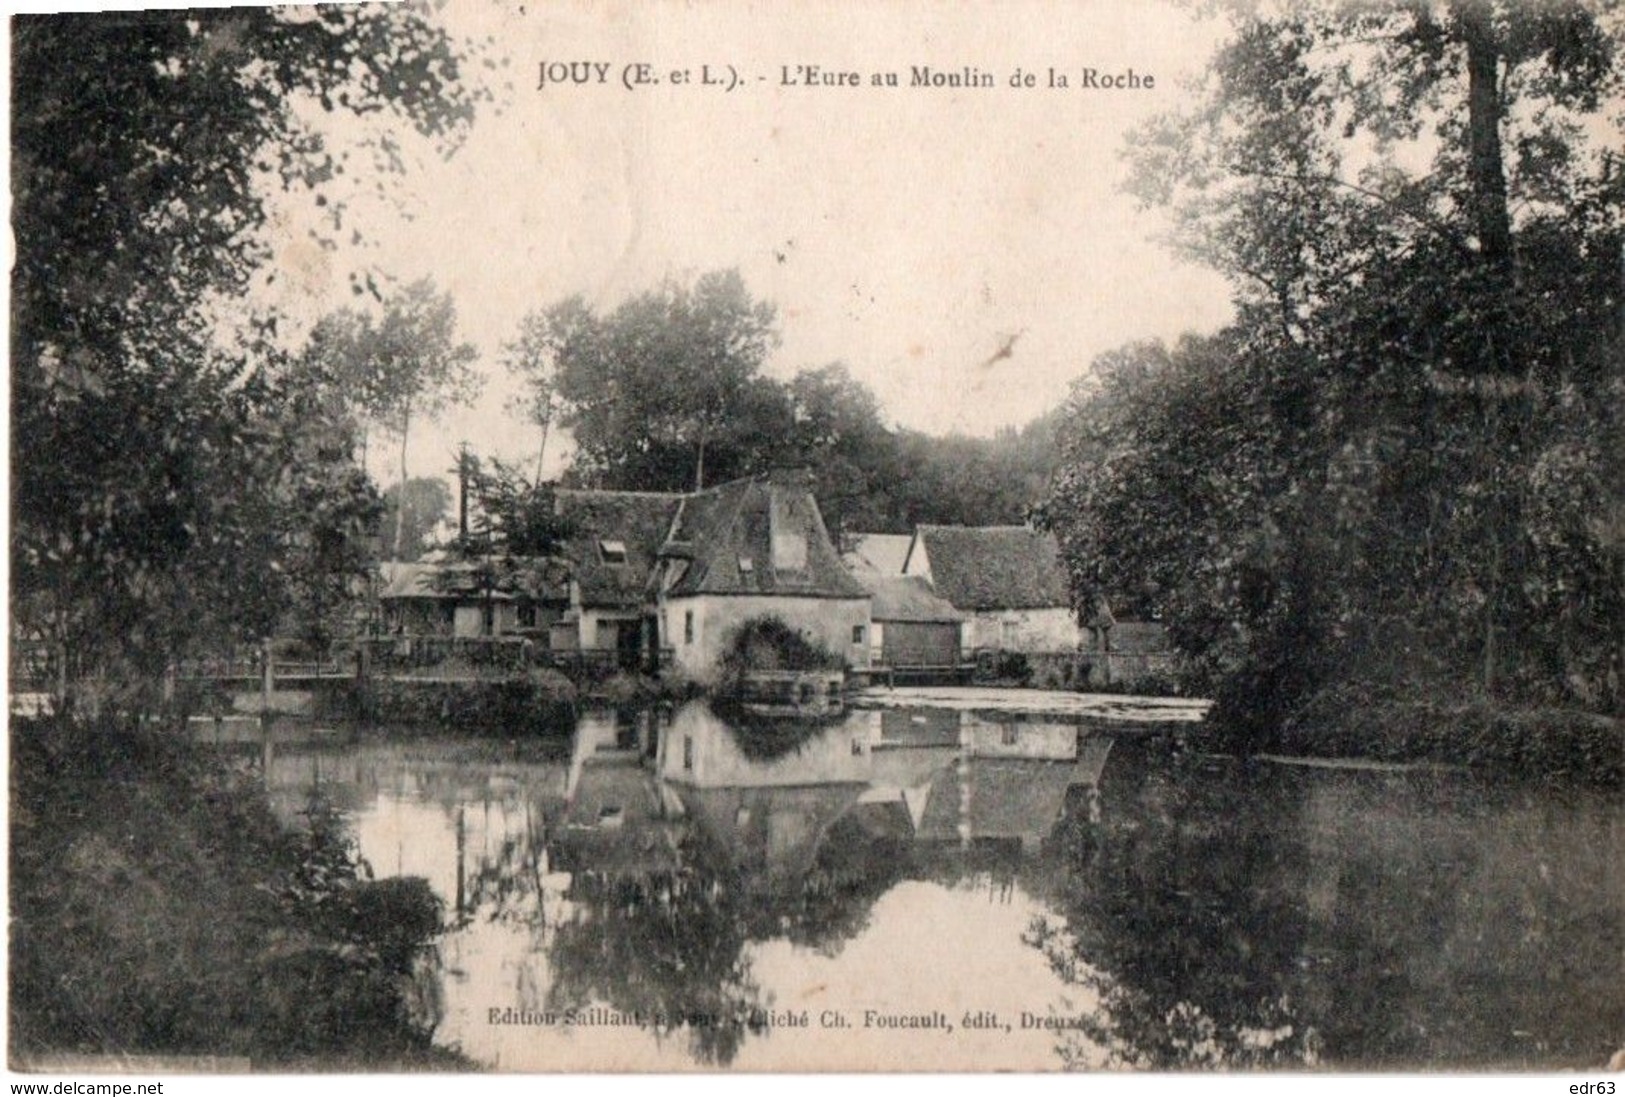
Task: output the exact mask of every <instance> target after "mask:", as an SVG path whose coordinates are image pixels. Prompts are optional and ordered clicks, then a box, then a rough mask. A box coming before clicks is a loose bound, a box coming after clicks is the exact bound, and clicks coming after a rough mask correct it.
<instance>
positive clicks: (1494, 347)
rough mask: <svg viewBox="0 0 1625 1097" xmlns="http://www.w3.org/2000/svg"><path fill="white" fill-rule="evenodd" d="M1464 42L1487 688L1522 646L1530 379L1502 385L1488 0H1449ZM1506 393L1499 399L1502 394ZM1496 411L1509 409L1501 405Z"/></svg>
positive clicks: (1500, 252)
mask: <svg viewBox="0 0 1625 1097" xmlns="http://www.w3.org/2000/svg"><path fill="white" fill-rule="evenodd" d="M1452 8H1453V11H1454V13H1455V16H1456V20H1457V25H1458V26H1459V27H1460V30H1461V36H1462V40H1463V42H1464V43H1465V44H1466V47H1467V177H1468V184H1469V191H1470V195H1471V199H1470V200H1471V202H1472V218H1473V230H1474V233H1475V235H1477V237H1478V244H1479V249H1480V250H1479V262H1480V265H1481V273H1482V277H1483V281H1482V283H1481V288H1480V290H1479V292H1480V293H1481V295H1482V296H1481V304H1482V308H1483V311H1482V312H1481V313H1480V314H1479V316H1478V321H1479V323H1480V324H1481V325H1482V330H1483V337H1484V343H1483V345H1484V351H1483V358H1482V360H1481V361H1480V362H1479V364H1478V366H1479V368H1478V371H1477V372H1478V375H1479V378H1480V379H1481V381H1482V383H1483V389H1482V396H1481V399H1483V400H1484V402H1485V409H1486V414H1485V435H1486V436H1485V439H1484V452H1485V455H1486V461H1485V463H1484V468H1483V470H1482V475H1484V476H1485V477H1486V478H1487V487H1488V489H1489V493H1490V495H1489V518H1490V523H1491V528H1490V530H1489V541H1490V546H1489V550H1490V559H1489V575H1488V590H1487V591H1486V592H1485V594H1486V597H1485V605H1484V622H1483V633H1484V634H1483V669H1482V675H1483V681H1482V685H1483V689H1484V693H1485V695H1486V696H1491V697H1493V696H1494V694H1495V692H1496V688H1497V686H1498V685H1499V679H1500V665H1501V663H1502V661H1503V660H1504V659H1505V658H1507V656H1508V655H1509V654H1510V655H1512V656H1513V657H1516V655H1517V653H1518V652H1519V651H1520V650H1521V649H1522V646H1523V644H1522V641H1523V636H1524V630H1523V623H1524V622H1523V612H1522V608H1521V607H1520V606H1519V604H1518V602H1519V594H1518V592H1519V590H1520V589H1521V586H1522V583H1523V573H1524V569H1525V559H1524V553H1523V551H1522V546H1523V537H1524V513H1525V509H1526V508H1525V507H1524V504H1523V498H1522V487H1521V485H1522V484H1523V483H1524V482H1525V477H1524V469H1523V465H1524V463H1525V462H1526V460H1527V445H1526V442H1527V436H1528V431H1527V429H1526V427H1527V420H1528V415H1527V408H1526V407H1521V406H1520V405H1522V404H1526V402H1527V401H1529V400H1530V399H1531V394H1530V392H1529V390H1528V386H1527V385H1524V386H1520V387H1519V388H1518V389H1517V390H1508V389H1507V388H1506V387H1505V385H1504V383H1503V382H1504V381H1505V380H1510V379H1511V378H1514V377H1517V376H1519V375H1520V374H1521V373H1524V372H1525V371H1524V370H1522V369H1520V362H1521V361H1522V358H1523V355H1522V354H1520V352H1519V351H1520V347H1519V340H1518V334H1519V333H1518V325H1517V323H1516V322H1515V318H1514V314H1513V289H1514V283H1515V278H1516V270H1515V264H1514V256H1513V247H1512V215H1511V211H1510V209H1509V207H1508V203H1507V181H1506V167H1505V163H1504V153H1503V151H1502V148H1501V120H1502V115H1503V109H1502V103H1501V83H1500V81H1501V47H1500V43H1499V42H1498V41H1497V39H1496V32H1495V25H1494V21H1493V19H1494V17H1493V8H1492V5H1491V3H1490V0H1455V3H1454V4H1453V5H1452ZM1503 402H1506V403H1508V405H1509V406H1508V407H1507V408H1506V409H1503V408H1502V406H1501V405H1502V403H1503ZM1503 411H1505V412H1508V414H1503Z"/></svg>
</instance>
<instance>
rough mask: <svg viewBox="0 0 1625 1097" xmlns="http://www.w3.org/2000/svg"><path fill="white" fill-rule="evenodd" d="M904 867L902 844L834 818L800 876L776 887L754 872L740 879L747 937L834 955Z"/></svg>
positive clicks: (906, 857)
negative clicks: (776, 940) (777, 939)
mask: <svg viewBox="0 0 1625 1097" xmlns="http://www.w3.org/2000/svg"><path fill="white" fill-rule="evenodd" d="M909 867H910V857H909V851H908V849H907V847H906V846H904V845H903V844H902V843H899V842H896V841H892V840H889V839H886V838H879V837H876V836H874V835H871V834H868V833H867V832H865V831H864V829H863V828H862V827H861V826H860V825H858V823H856V822H855V821H854V820H853V819H852V818H851V817H844V818H842V819H840V820H837V821H836V823H835V824H834V825H833V826H832V827H830V829H829V832H828V833H827V835H826V836H825V839H824V841H823V842H822V843H821V844H820V846H819V849H818V854H817V856H816V857H815V858H814V860H813V862H812V864H811V866H810V867H809V868H808V870H807V872H806V873H805V874H804V875H801V876H799V877H797V878H794V879H790V880H780V881H777V882H776V883H775V882H772V877H770V876H768V875H767V874H756V875H754V876H752V877H751V878H749V879H747V880H745V881H744V886H745V888H746V890H747V892H748V895H749V901H748V902H747V903H746V904H745V909H746V911H747V912H748V913H749V916H750V919H751V921H750V926H749V933H750V936H751V937H752V938H753V939H762V938H768V937H781V938H783V939H785V940H787V941H789V942H790V943H791V944H795V945H800V946H801V947H803V948H809V949H812V950H814V951H815V952H817V953H818V954H819V955H821V956H826V957H833V956H837V955H839V954H840V951H841V949H842V948H843V947H845V945H846V943H847V942H848V941H850V940H852V939H853V938H854V937H856V936H857V935H858V934H860V933H862V932H863V931H864V930H865V929H867V928H868V926H869V913H870V911H871V910H872V909H873V907H874V904H875V900H877V899H879V898H880V896H881V895H883V894H884V893H885V892H886V891H887V890H888V889H889V888H890V887H891V886H892V885H893V884H895V883H896V882H897V881H898V880H900V879H902V877H903V876H904V875H905V874H906V873H907V872H908V870H909Z"/></svg>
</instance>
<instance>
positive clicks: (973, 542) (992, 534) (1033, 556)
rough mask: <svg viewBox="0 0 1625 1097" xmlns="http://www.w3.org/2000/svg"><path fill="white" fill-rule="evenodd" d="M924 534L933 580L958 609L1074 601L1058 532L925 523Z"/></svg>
mask: <svg viewBox="0 0 1625 1097" xmlns="http://www.w3.org/2000/svg"><path fill="white" fill-rule="evenodd" d="M918 537H919V539H920V541H921V542H922V543H923V544H924V546H925V552H926V559H927V560H928V561H929V562H930V564H931V582H932V585H933V586H935V587H936V591H937V593H938V594H940V595H942V596H943V597H944V598H946V599H948V601H950V602H952V603H953V604H954V606H955V607H956V608H958V609H962V610H997V609H1039V608H1044V607H1050V606H1068V605H1070V604H1071V598H1070V596H1069V594H1068V592H1067V582H1066V572H1065V570H1064V569H1063V568H1062V567H1061V558H1060V553H1059V551H1058V550H1057V548H1056V545H1055V537H1054V536H1053V535H1052V534H1049V533H1041V532H1039V531H1037V530H1033V529H1028V528H1027V527H1026V526H976V527H967V526H921V527H920V529H919V533H918ZM913 566H914V565H913V564H911V565H910V567H911V568H912V567H913Z"/></svg>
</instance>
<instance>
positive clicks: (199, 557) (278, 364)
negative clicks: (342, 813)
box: [11, 7, 473, 694]
mask: <svg viewBox="0 0 1625 1097" xmlns="http://www.w3.org/2000/svg"><path fill="white" fill-rule="evenodd" d="M12 26H13V39H12V50H13V52H12V78H13V86H12V191H13V229H14V234H15V239H16V241H17V256H16V264H15V267H14V271H13V280H12V327H11V361H12V366H11V369H12V373H11V380H12V400H13V406H12V416H13V419H12V426H13V432H12V439H13V440H12V454H11V458H12V469H13V536H12V573H11V581H12V608H13V614H14V621H15V622H16V626H15V627H16V628H17V630H18V631H19V632H20V633H22V634H24V635H32V636H35V637H37V638H39V639H41V640H44V641H46V642H48V643H49V644H51V645H52V647H53V648H54V650H55V651H56V653H57V668H58V672H59V674H60V676H61V677H60V679H59V688H60V689H61V691H62V692H63V693H65V694H66V693H69V692H72V691H74V689H75V687H76V686H77V684H78V683H79V682H81V681H84V680H88V679H91V678H95V677H113V678H118V679H122V680H124V681H126V682H138V683H140V682H144V683H148V684H150V683H152V682H154V681H155V680H156V679H157V677H158V673H157V672H158V671H159V670H160V669H161V667H162V666H163V664H164V663H166V662H167V661H168V660H169V659H171V658H173V657H175V656H177V655H180V654H183V653H184V652H185V651H186V650H188V648H189V647H192V646H195V645H197V644H200V643H205V642H214V641H216V640H218V639H219V638H220V637H222V636H239V637H246V636H248V635H252V634H256V633H257V634H258V635H261V636H263V635H264V634H265V630H267V629H268V628H269V627H270V622H271V621H273V620H275V618H276V608H277V607H278V605H280V604H285V603H284V595H285V594H287V592H288V587H287V584H286V577H287V575H288V571H287V565H288V564H289V563H290V562H291V560H292V557H290V556H289V555H288V554H289V553H294V554H297V553H298V552H300V551H308V550H309V548H310V547H311V546H313V545H317V544H318V543H325V542H323V540H322V538H323V537H324V534H322V533H321V532H320V528H319V527H322V526H327V527H328V529H329V532H331V531H332V530H334V529H339V528H347V527H350V526H351V525H352V523H351V522H350V518H349V517H342V515H346V514H347V515H351V516H358V515H359V510H356V509H353V508H351V504H350V503H347V502H344V499H345V498H349V499H350V500H351V501H352V502H353V503H354V504H355V506H356V507H361V506H362V503H363V502H364V500H363V499H362V495H364V494H365V493H361V494H360V495H357V494H355V493H353V492H351V491H350V488H354V487H357V485H356V484H355V482H354V481H353V480H352V479H350V478H348V477H347V475H346V474H344V473H343V472H342V468H343V465H344V460H345V459H347V453H348V451H347V449H345V451H344V455H343V457H342V458H337V457H336V458H335V460H334V461H333V462H331V463H326V464H322V465H320V466H319V467H318V466H311V465H306V464H302V463H301V462H302V461H303V460H304V456H306V455H308V454H309V453H311V452H312V450H315V451H319V452H323V453H332V452H334V451H332V450H329V449H328V447H327V445H326V442H325V441H323V440H322V436H323V435H324V434H325V428H323V429H319V430H311V429H309V428H311V427H312V426H313V424H312V423H311V422H310V421H309V420H308V419H305V418H303V417H301V416H300V415H298V414H295V413H294V409H296V408H298V407H299V406H300V404H301V401H304V400H306V399H310V398H311V396H310V392H311V388H310V386H308V385H306V384H305V383H304V382H302V381H298V380H290V379H289V378H288V377H287V375H288V373H289V371H291V370H292V369H294V367H295V365H296V363H295V362H294V361H293V360H291V359H289V358H288V357H287V356H285V355H280V354H278V353H277V352H276V351H275V350H274V349H273V348H272V347H271V345H270V343H269V342H268V340H267V336H269V335H270V334H271V331H272V329H273V328H274V322H273V321H272V320H270V319H266V320H263V321H261V322H260V323H259V324H258V325H257V326H255V327H253V328H250V329H249V330H247V331H245V332H243V333H242V335H241V337H240V338H238V339H236V340H235V341H234V340H232V339H230V338H226V337H222V336H221V335H220V333H219V332H218V331H217V326H218V325H217V324H216V323H215V322H214V321H215V318H216V315H217V314H216V310H215V309H214V308H213V305H214V304H215V303H216V302H218V301H221V300H222V299H233V300H240V299H241V298H242V296H243V295H244V294H245V292H246V291H247V290H248V289H249V287H250V286H251V285H253V284H254V283H255V281H256V279H258V278H259V277H260V276H261V274H262V273H263V264H264V261H265V259H266V258H267V257H268V255H269V254H270V250H269V239H268V237H267V235H266V233H265V232H264V228H265V224H266V217H267V212H266V211H267V205H266V203H267V201H268V198H269V195H270V194H271V192H272V190H273V189H274V188H276V187H277V186H279V185H280V187H281V188H282V189H284V190H285V191H288V192H290V193H293V194H304V195H307V196H309V197H310V199H311V200H312V201H315V202H317V203H321V202H324V201H326V197H325V195H324V193H323V185H324V183H325V182H326V181H327V180H330V179H331V178H332V177H333V176H334V175H336V174H339V173H342V172H343V171H345V170H346V164H345V162H344V160H343V158H342V157H339V156H335V155H333V154H331V153H330V152H329V151H328V150H327V149H326V148H325V146H324V145H323V143H322V141H321V140H320V138H319V136H318V135H317V134H316V133H314V132H312V131H311V130H310V129H308V128H307V127H306V126H305V125H304V123H303V122H302V121H301V118H302V116H303V106H304V104H306V103H310V104H311V105H313V106H320V107H322V108H325V109H329V110H333V111H339V110H343V111H346V112H370V111H378V110H385V109H388V110H391V111H393V112H395V113H396V114H397V116H398V117H400V118H401V119H402V120H403V121H405V122H407V123H410V124H411V125H414V126H415V127H417V128H419V129H420V130H422V131H423V132H425V133H428V134H430V135H433V136H437V137H439V138H442V139H446V140H450V139H453V138H454V137H455V135H456V134H457V133H458V132H459V130H460V128H461V127H462V125H463V124H464V123H466V121H467V119H468V118H469V117H470V112H471V111H472V108H473V97H472V96H471V95H470V94H469V93H468V92H467V91H466V90H465V89H464V88H463V87H462V85H461V84H460V79H461V74H460V70H459V60H458V56H457V54H456V51H455V49H454V48H453V45H452V43H451V42H450V41H449V40H447V38H446V37H445V35H444V34H443V33H442V32H441V31H439V30H438V29H436V28H435V27H434V26H432V25H431V24H430V23H429V22H428V21H426V20H425V19H424V18H423V17H422V16H421V15H420V14H419V13H417V12H414V11H411V10H408V9H406V8H404V7H377V8H365V9H363V8H345V9H337V8H332V9H321V10H315V9H311V10H306V11H301V12H297V13H296V12H292V11H290V10H272V9H246V8H244V9H230V10H219V11H195V12H183V11H155V12H138V13H137V12H132V13H114V14H101V15H50V16H20V17H18V18H17V19H15V20H14V21H13V24H12ZM385 170H387V167H386V169H385ZM327 209H328V211H329V212H330V213H331V214H332V216H333V218H334V222H333V223H334V225H335V227H336V224H337V219H338V218H339V217H340V216H341V211H340V210H339V209H338V208H337V207H336V206H333V205H329V206H328V207H327ZM323 422H324V423H331V425H332V426H333V429H341V428H342V424H339V423H336V422H333V421H331V420H328V419H325V418H324V419H323ZM341 448H343V447H341ZM329 474H331V475H329ZM323 481H325V483H326V485H327V487H332V488H339V489H341V490H340V492H339V495H338V496H336V497H330V496H328V495H326V494H325V492H326V488H322V489H321V490H320V491H318V488H319V486H320V483H319V482H323ZM311 491H318V494H319V495H320V496H321V497H322V498H332V499H333V503H334V507H335V508H336V509H334V510H331V511H329V510H326V509H323V511H322V513H321V514H320V515H316V514H314V513H313V512H310V511H308V510H306V509H305V504H308V503H309V502H310V501H311V498H312V497H311V496H310V495H309V494H308V493H309V492H311ZM313 518H315V519H317V520H318V521H317V526H318V528H314V529H313V528H312V526H311V524H310V520H311V519H313ZM330 520H331V522H330ZM301 546H304V548H301ZM255 587H257V588H260V589H251V588H255Z"/></svg>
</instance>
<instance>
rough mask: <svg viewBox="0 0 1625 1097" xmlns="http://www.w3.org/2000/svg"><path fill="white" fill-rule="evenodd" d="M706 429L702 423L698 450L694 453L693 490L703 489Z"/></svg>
mask: <svg viewBox="0 0 1625 1097" xmlns="http://www.w3.org/2000/svg"><path fill="white" fill-rule="evenodd" d="M706 434H707V430H706V427H705V425H704V424H701V425H700V445H699V450H698V452H697V453H695V455H694V490H695V491H704V490H705V436H706Z"/></svg>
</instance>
